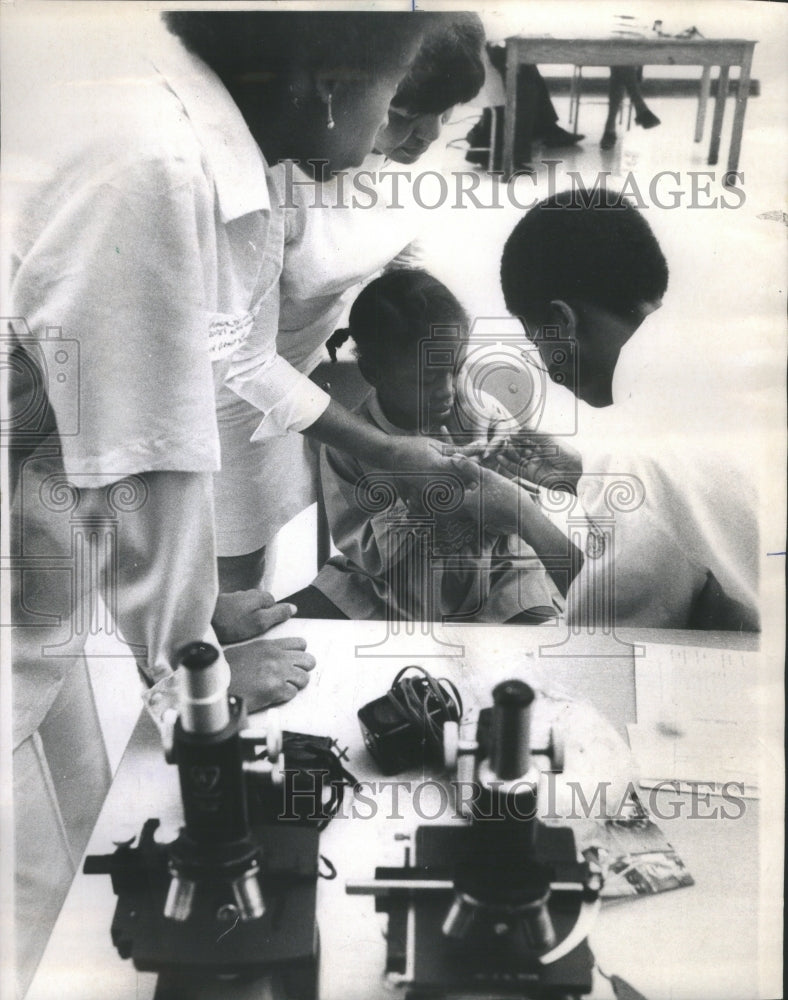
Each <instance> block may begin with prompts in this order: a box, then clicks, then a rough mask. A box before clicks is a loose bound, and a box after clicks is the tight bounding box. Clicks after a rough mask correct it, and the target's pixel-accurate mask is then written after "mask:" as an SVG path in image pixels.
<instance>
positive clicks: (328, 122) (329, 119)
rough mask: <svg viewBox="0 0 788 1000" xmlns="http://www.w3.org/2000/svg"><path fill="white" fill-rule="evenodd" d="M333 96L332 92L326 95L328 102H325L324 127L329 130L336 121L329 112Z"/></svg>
mask: <svg viewBox="0 0 788 1000" xmlns="http://www.w3.org/2000/svg"><path fill="white" fill-rule="evenodd" d="M333 96H334V95H333V94H329V95H328V104H327V110H328V116H327V118H326V128H327V129H328V130H329V132H330V131H331V129H332V128H334V126H335V125H336V122H335V121H334V116H333V114H332V113H331V100H332V98H333Z"/></svg>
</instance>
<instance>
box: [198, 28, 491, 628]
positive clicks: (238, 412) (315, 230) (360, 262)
mask: <svg viewBox="0 0 788 1000" xmlns="http://www.w3.org/2000/svg"><path fill="white" fill-rule="evenodd" d="M483 42H484V32H483V28H482V26H481V22H480V21H479V19H478V18H477V17H476V16H475V15H459V16H457V17H456V18H455V19H453V20H452V21H451V22H450V23H448V24H446V25H442V26H441V27H440V29H439V30H435V31H433V32H431V33H430V34H429V35H428V36H427V37H426V38H425V40H424V42H423V43H422V46H421V48H420V49H419V53H418V55H417V57H416V60H415V61H414V63H413V65H412V67H411V69H410V71H409V72H408V75H407V76H406V77H405V79H404V80H403V81H402V83H401V84H400V86H399V88H398V90H397V93H396V95H395V97H394V99H393V100H392V102H391V105H390V107H389V110H388V120H387V122H386V124H385V125H384V126H383V127H382V128H381V129H380V130H379V132H378V134H377V137H376V139H375V144H374V151H373V153H372V154H371V155H370V156H368V157H367V158H366V159H365V160H364V163H363V164H362V166H361V168H360V169H358V170H355V171H351V172H349V173H345V174H344V175H343V176H342V177H341V178H339V179H334V180H333V181H332V182H330V183H325V184H322V185H320V186H317V185H315V184H313V183H310V182H309V180H308V178H307V177H306V176H305V175H304V174H303V173H302V172H300V171H298V170H294V169H293V166H292V164H280V165H279V166H277V167H276V168H274V169H273V170H272V172H271V173H272V177H273V178H274V182H275V183H276V184H277V185H278V192H279V198H280V199H281V201H282V203H283V204H285V205H286V206H287V207H286V219H285V227H286V229H285V253H284V263H283V267H282V274H281V280H280V285H279V293H280V294H279V302H278V306H279V313H278V321H279V333H278V336H277V353H278V355H279V361H280V363H281V364H282V366H283V367H282V373H283V377H284V378H286V379H295V378H299V379H301V386H302V388H301V389H300V391H301V392H302V394H303V396H304V398H308V397H313V398H322V397H323V395H324V394H323V393H322V390H320V389H318V388H317V386H315V385H314V383H312V382H310V381H308V379H307V376H308V375H309V374H310V373H311V372H313V371H314V369H315V368H316V367H317V365H318V364H319V363H320V361H321V360H322V359H323V358H324V357H325V350H324V348H325V345H326V342H327V341H328V340H329V338H330V336H331V334H332V333H333V332H334V330H335V329H336V327H337V326H339V325H340V321H341V319H342V317H343V315H344V314H345V313H346V311H347V309H349V307H350V304H351V303H352V301H353V299H354V297H355V295H356V293H357V291H358V288H359V285H360V283H362V282H364V281H365V280H368V279H370V278H371V277H373V276H374V275H375V274H376V273H378V272H379V271H380V270H381V269H382V268H385V267H387V266H391V265H392V264H393V265H394V266H407V265H408V264H411V263H413V262H415V261H416V260H417V259H418V251H417V249H416V247H415V245H414V240H415V239H416V237H417V235H418V231H419V226H420V220H419V218H418V215H417V213H416V212H415V211H414V209H413V208H412V207H409V206H408V205H407V204H405V202H407V198H406V197H405V195H404V194H399V197H398V196H397V194H396V193H394V192H395V191H396V190H397V189H396V187H394V186H393V185H394V184H395V183H396V182H394V181H392V179H391V174H392V173H394V171H392V172H389V171H388V169H387V168H388V163H387V161H388V160H390V161H392V162H393V163H394V164H395V165H396V164H410V163H413V162H415V161H416V160H417V159H418V158H419V157H420V156H421V155H422V154H423V153H424V152H425V151H426V149H427V148H428V147H429V146H430V145H431V144H432V143H433V142H434V141H435V139H437V137H438V135H439V134H440V131H441V128H442V125H443V123H444V122H445V121H446V119H447V118H448V115H449V114H450V112H451V110H452V108H453V106H454V105H455V104H458V103H464V102H467V101H469V100H471V99H472V98H473V97H474V96H475V95H476V94H477V93H478V91H479V89H480V88H481V86H482V83H483V82H484V67H483V64H482V61H481V52H482V48H483ZM381 168H386V169H384V170H381ZM356 178H358V179H359V183H361V182H363V184H364V185H365V187H366V190H368V191H371V192H372V194H369V195H365V196H363V197H362V194H361V193H360V191H361V188H360V187H356V186H355V184H356ZM403 191H404V185H403ZM392 195H393V197H392ZM354 197H355V200H356V204H355V206H354V203H353V200H354ZM398 206H399V207H398ZM285 365H286V366H287V368H288V369H289V371H285V368H284V366H285ZM302 373H303V374H302ZM276 392H277V389H276V385H275V384H273V382H271V384H270V388H269V389H268V393H269V396H270V398H271V399H272V400H275V398H276ZM261 398H262V397H261ZM293 398H295V396H294V397H293ZM260 409H262V410H263V415H262V417H261V414H260V412H258V411H257V410H255V409H252V408H249V407H248V406H244V405H243V401H241V400H238V398H237V397H236V398H235V399H233V398H230V397H227V396H226V395H225V396H224V397H223V398H222V397H220V406H219V414H220V422H221V426H222V447H223V452H222V471H221V473H219V474H218V475H217V476H216V479H215V488H216V508H217V532H218V540H219V557H220V558H219V578H220V588H221V590H222V591H225V592H232V591H241V590H248V589H249V588H254V587H257V586H258V585H259V583H260V580H261V576H262V572H263V567H264V565H265V552H266V548H268V549H269V559H270V546H271V541H272V539H273V538H274V537H275V536H276V534H277V532H278V531H279V529H280V528H281V527H283V525H285V524H286V523H287V522H288V521H289V520H290V519H291V518H292V517H294V516H295V515H296V514H297V513H298V512H299V511H301V510H303V509H305V508H306V507H307V506H309V504H311V503H312V502H313V501H314V500H315V499H316V492H315V490H316V485H315V475H316V468H315V456H314V453H313V451H312V449H311V448H310V444H309V442H308V441H307V440H305V439H304V436H303V435H302V434H298V433H295V431H298V430H303V431H304V434H306V435H307V436H308V437H312V436H315V435H313V434H312V433H311V430H312V429H311V428H306V429H304V428H300V427H297V426H291V427H289V428H288V427H287V426H286V425H285V424H284V423H283V421H282V420H281V419H280V418H279V415H278V410H277V405H276V403H275V402H274V405H273V406H268V407H267V408H266V407H265V406H262V405H261V406H260ZM288 431H289V432H288ZM250 439H251V440H250ZM340 447H342V448H343V449H344V450H346V451H348V452H350V453H351V454H356V453H357V449H356V446H355V443H354V441H353V439H352V435H349V436H348V437H347V439H346V442H345V443H344V444H342V445H340ZM392 459H393V454H392V456H391V457H389V458H388V459H387V460H388V461H389V462H390V461H391V460H392ZM379 464H380V463H379ZM392 467H393V466H392ZM269 567H270V562H269ZM254 627H255V623H254V621H251V620H249V619H246V620H244V621H242V622H240V623H239V628H240V630H239V631H236V632H235V633H234V635H233V637H234V638H237V639H241V638H246V637H247V636H248V635H251V634H253V632H254Z"/></svg>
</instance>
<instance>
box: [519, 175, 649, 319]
mask: <svg viewBox="0 0 788 1000" xmlns="http://www.w3.org/2000/svg"><path fill="white" fill-rule="evenodd" d="M667 286H668V265H667V262H666V260H665V257H664V255H663V253H662V250H661V249H660V246H659V243H658V242H657V239H656V237H655V236H654V234H653V232H652V231H651V228H650V227H649V224H648V223H647V222H646V220H645V218H644V216H643V215H641V213H640V212H639V211H638V210H637V209H636V208H635V207H634V206H633V205H631V204H630V203H629V202H628V201H626V199H625V198H624V197H623V196H622V195H620V194H619V193H617V192H614V191H605V190H604V189H598V188H597V189H594V191H593V192H591V194H589V193H588V192H586V191H579V190H572V191H563V192H561V193H560V194H556V195H553V196H551V197H550V198H546V199H545V200H544V201H542V202H540V203H539V204H538V205H535V206H534V207H533V208H532V209H530V210H529V211H528V212H527V213H526V215H525V216H524V217H523V218H522V219H520V221H519V222H518V223H517V225H516V226H515V227H514V229H513V230H512V232H511V233H510V235H509V238H508V239H507V241H506V244H505V246H504V249H503V256H502V257H501V287H502V289H503V295H504V300H505V302H506V308H507V309H508V310H509V312H511V313H512V315H514V316H519V317H521V318H524V317H526V316H543V315H544V314H545V312H546V310H547V307H548V305H549V303H550V302H552V301H553V300H556V299H560V300H563V301H566V302H568V303H570V304H571V303H573V302H575V301H583V302H587V303H589V304H591V305H596V306H599V307H601V308H604V309H607V310H609V311H610V312H612V313H614V314H616V315H619V316H624V315H630V314H632V313H633V312H635V311H636V310H637V309H638V307H639V306H641V305H642V304H643V303H645V302H654V301H657V300H658V299H660V298H662V296H663V295H664V294H665V290H666V289H667Z"/></svg>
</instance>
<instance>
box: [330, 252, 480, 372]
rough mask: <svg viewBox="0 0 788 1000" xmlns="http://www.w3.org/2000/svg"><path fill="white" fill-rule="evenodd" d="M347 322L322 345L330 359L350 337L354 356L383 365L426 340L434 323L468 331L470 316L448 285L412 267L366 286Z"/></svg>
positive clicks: (387, 273) (384, 276) (434, 325)
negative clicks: (353, 347)
mask: <svg viewBox="0 0 788 1000" xmlns="http://www.w3.org/2000/svg"><path fill="white" fill-rule="evenodd" d="M349 324H350V325H349V326H348V327H347V328H345V329H342V330H337V331H336V332H335V333H334V334H333V336H332V337H331V338H330V339H329V341H328V343H327V344H326V347H327V349H328V353H329V354H330V355H331V360H332V361H336V359H337V348H338V347H341V345H342V344H344V343H345V341H346V340H347V339H348V337H352V339H353V341H354V343H355V345H356V357H357V358H363V359H364V360H365V361H368V362H370V363H371V364H375V365H379V366H381V367H382V366H384V365H385V364H386V362H387V361H390V360H391V359H392V358H396V357H398V356H400V355H402V354H404V353H407V351H408V350H409V349H410V348H412V347H413V346H414V345H416V344H418V343H419V342H420V341H422V340H427V339H428V338H429V337H430V336H431V335H432V333H433V330H434V328H435V327H436V326H440V327H459V328H460V331H461V335H463V336H464V334H465V333H466V332H467V329H468V317H467V316H466V314H465V310H464V309H463V308H462V306H461V305H460V303H459V302H458V301H457V299H456V298H455V297H454V295H452V293H451V292H450V291H449V289H448V288H447V287H446V286H445V285H444V284H442V283H441V282H440V281H438V279H437V278H435V277H433V276H432V275H431V274H429V272H427V271H422V270H419V269H416V268H412V269H410V268H409V269H402V270H397V271H387V272H386V273H385V274H383V275H381V276H380V277H379V278H375V280H374V281H371V282H370V283H369V284H368V285H367V286H366V288H364V289H363V290H362V291H361V292H360V294H359V296H358V298H357V299H356V301H355V302H354V303H353V306H352V308H351V310H350V318H349Z"/></svg>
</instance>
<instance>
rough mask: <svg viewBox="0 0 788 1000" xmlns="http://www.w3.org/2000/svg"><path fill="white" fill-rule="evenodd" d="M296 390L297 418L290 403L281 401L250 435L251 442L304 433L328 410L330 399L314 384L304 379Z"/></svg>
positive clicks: (285, 400) (289, 401)
mask: <svg viewBox="0 0 788 1000" xmlns="http://www.w3.org/2000/svg"><path fill="white" fill-rule="evenodd" d="M298 390H299V391H298V408H297V413H298V416H296V415H295V413H294V407H293V404H292V401H291V400H289V399H284V400H282V402H281V403H278V404H277V405H276V406H274V407H272V409H270V410H269V411H268V413H266V415H265V417H264V418H263V419H262V420H261V421H260V423H259V424H258V426H257V429H256V430H255V431H254V433H253V434H252V438H251V440H252V441H262V440H264V439H266V438H272V437H279V436H280V435H282V434H284V433H286V432H287V431H304V430H306V428H307V427H311V426H312V424H313V423H314V422H315V421H316V420H317V419H318V418H319V417H321V416H322V415H323V414H324V413H325V411H326V410H327V409H328V404H329V403H330V402H331V397H330V396H329V394H328V393H327V392H325V391H324V390H323V389H321V388H320V387H319V386H317V385H315V384H314V382H310V381H309V380H308V379H305V380H304V383H302V384H301V385H299V387H298Z"/></svg>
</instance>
